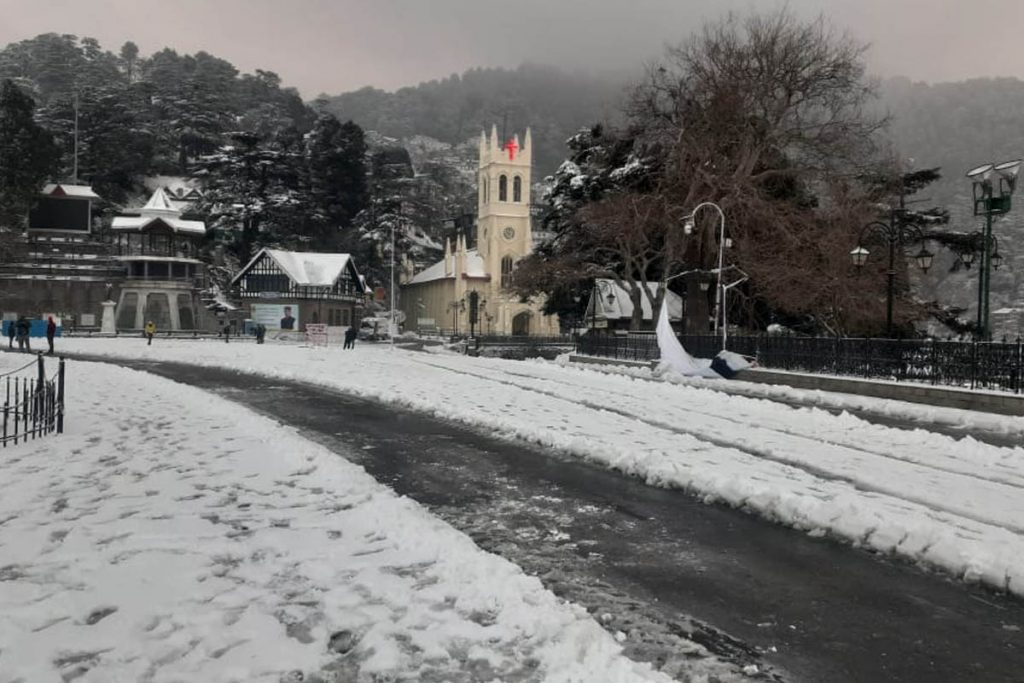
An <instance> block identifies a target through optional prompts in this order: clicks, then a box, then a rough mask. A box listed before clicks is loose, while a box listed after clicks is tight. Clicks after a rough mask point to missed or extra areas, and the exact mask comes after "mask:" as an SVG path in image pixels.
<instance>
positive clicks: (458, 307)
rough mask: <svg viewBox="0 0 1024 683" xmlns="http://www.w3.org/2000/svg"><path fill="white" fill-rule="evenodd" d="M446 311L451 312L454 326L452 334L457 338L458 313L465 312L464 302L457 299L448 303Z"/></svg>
mask: <svg viewBox="0 0 1024 683" xmlns="http://www.w3.org/2000/svg"><path fill="white" fill-rule="evenodd" d="M448 309H449V310H450V311H452V325H453V326H454V329H453V331H452V332H453V334H454V335H455V336H456V337H457V336H459V311H465V310H466V300H465V299H459V300H458V301H449V302H448Z"/></svg>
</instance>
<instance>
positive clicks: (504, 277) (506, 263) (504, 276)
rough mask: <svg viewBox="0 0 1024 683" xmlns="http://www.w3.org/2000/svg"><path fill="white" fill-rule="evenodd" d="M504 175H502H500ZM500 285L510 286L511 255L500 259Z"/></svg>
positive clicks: (508, 287)
mask: <svg viewBox="0 0 1024 683" xmlns="http://www.w3.org/2000/svg"><path fill="white" fill-rule="evenodd" d="M502 177H504V176H502ZM501 286H502V288H503V289H510V288H511V287H512V257H511V256H506V257H505V258H503V259H501Z"/></svg>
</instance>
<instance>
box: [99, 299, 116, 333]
mask: <svg viewBox="0 0 1024 683" xmlns="http://www.w3.org/2000/svg"><path fill="white" fill-rule="evenodd" d="M101 305H102V306H103V317H102V318H101V319H100V334H117V324H116V322H115V320H116V318H114V309H115V307H116V306H117V304H116V303H114V302H113V301H110V300H109V299H108V300H106V301H104V302H102V304H101Z"/></svg>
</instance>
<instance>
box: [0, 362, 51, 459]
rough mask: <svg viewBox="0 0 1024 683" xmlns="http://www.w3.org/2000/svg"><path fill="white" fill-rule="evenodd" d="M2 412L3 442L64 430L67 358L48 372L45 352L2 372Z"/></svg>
mask: <svg viewBox="0 0 1024 683" xmlns="http://www.w3.org/2000/svg"><path fill="white" fill-rule="evenodd" d="M0 382H2V383H3V384H2V387H3V389H2V390H3V401H4V402H3V409H2V410H3V412H2V416H0V420H2V427H0V446H2V447H3V448H6V447H7V444H8V443H13V444H17V443H21V442H25V441H28V440H29V439H38V438H42V437H43V436H46V435H47V434H54V433H56V434H63V433H64V359H63V358H61V359H60V360H59V361H58V362H57V371H56V372H54V373H53V375H52V376H50V377H47V376H46V365H45V361H44V360H43V355H42V354H39V355H38V356H37V357H36V358H35V359H33V360H32V361H31V362H29V363H27V364H26V365H24V366H22V367H20V368H18V369H17V370H11V371H9V372H6V373H4V374H2V375H0Z"/></svg>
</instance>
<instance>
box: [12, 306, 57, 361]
mask: <svg viewBox="0 0 1024 683" xmlns="http://www.w3.org/2000/svg"><path fill="white" fill-rule="evenodd" d="M31 336H32V321H31V320H29V319H28V318H26V317H25V316H19V317H18V319H17V320H13V321H11V322H9V323H8V324H7V339H8V342H7V348H9V349H13V348H14V342H15V341H17V342H18V350H19V351H21V352H22V353H29V352H31V351H32V342H31V341H30V339H31ZM56 336H57V323H56V321H54V319H53V316H52V315H51V316H48V317H47V318H46V343H47V345H48V346H49V347H50V348H49V350H48V351H47V352H46V353H47V354H48V355H51V356H52V355H53V338H54V337H56Z"/></svg>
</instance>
